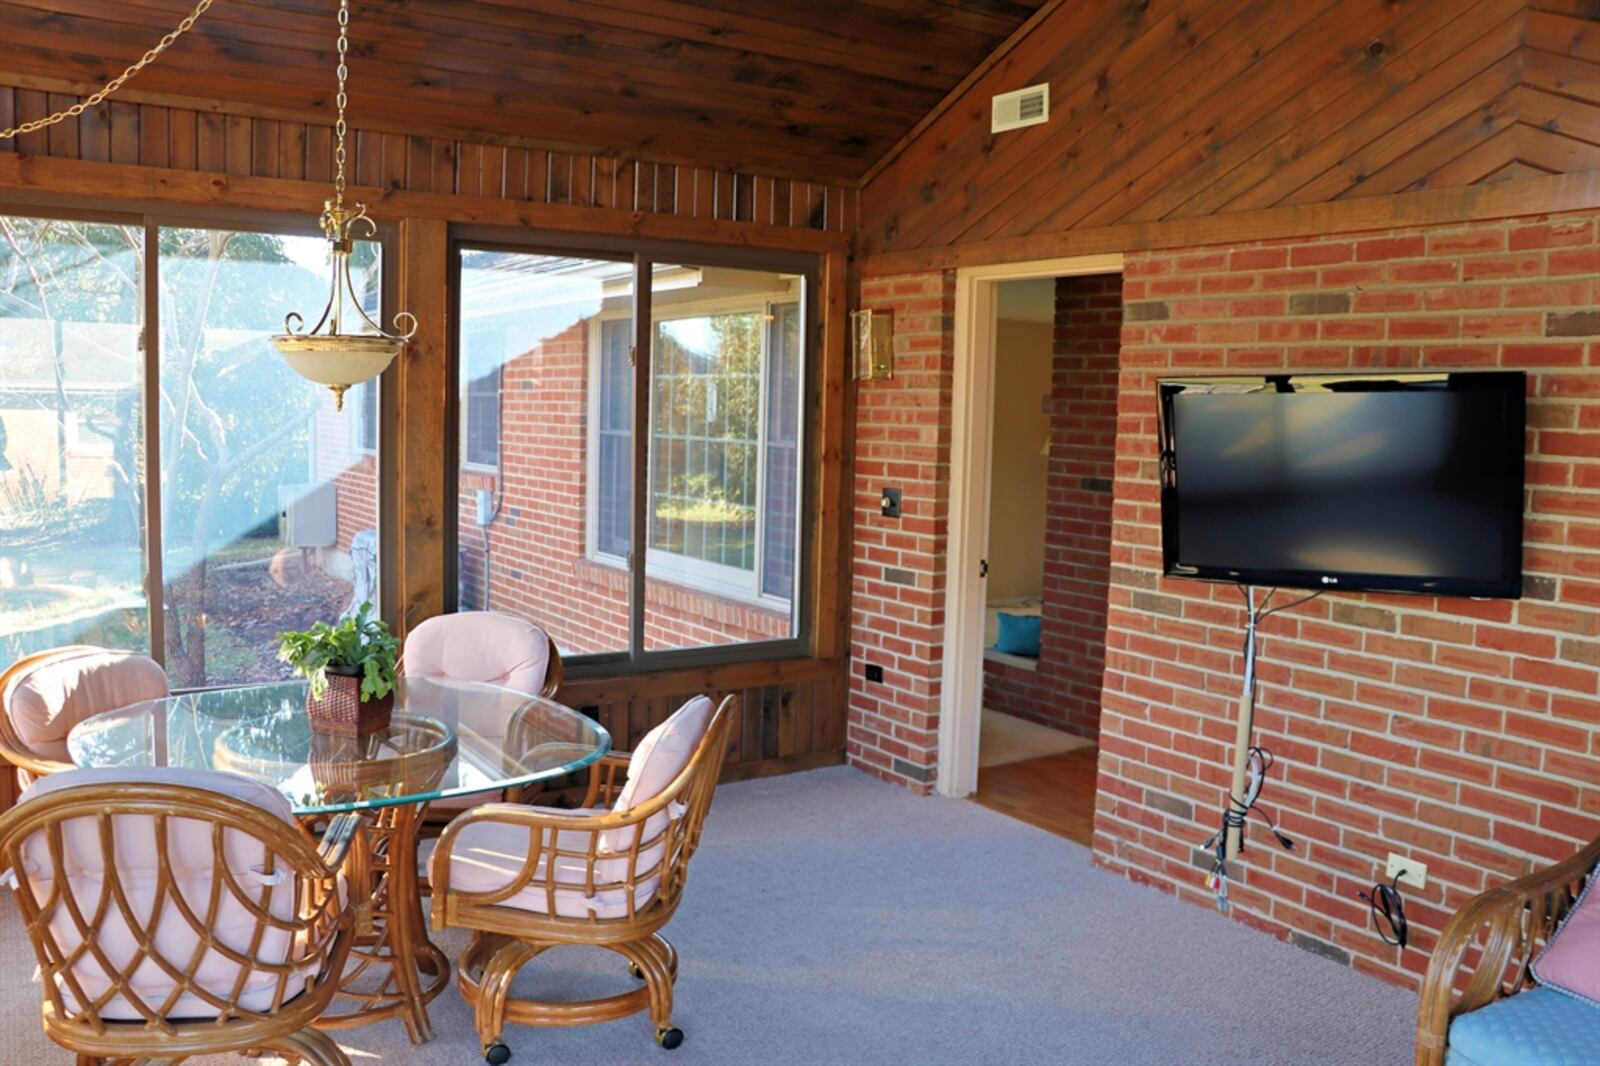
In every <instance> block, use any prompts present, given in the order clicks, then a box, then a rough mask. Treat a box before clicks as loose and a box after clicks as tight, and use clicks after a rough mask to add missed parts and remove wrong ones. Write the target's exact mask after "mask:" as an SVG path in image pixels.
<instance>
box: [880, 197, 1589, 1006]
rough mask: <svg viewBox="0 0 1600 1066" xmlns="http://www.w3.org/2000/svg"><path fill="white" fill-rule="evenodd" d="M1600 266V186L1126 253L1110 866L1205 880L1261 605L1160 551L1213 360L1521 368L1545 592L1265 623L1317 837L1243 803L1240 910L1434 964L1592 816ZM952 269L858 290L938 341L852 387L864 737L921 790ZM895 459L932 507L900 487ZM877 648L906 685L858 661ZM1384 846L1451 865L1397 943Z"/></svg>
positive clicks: (1297, 793)
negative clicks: (1469, 219)
mask: <svg viewBox="0 0 1600 1066" xmlns="http://www.w3.org/2000/svg"><path fill="white" fill-rule="evenodd" d="M1597 278H1600V220H1597V218H1596V217H1595V216H1594V215H1592V214H1586V215H1580V216H1565V217H1559V218H1553V219H1552V218H1530V219H1519V220H1507V221H1502V222H1488V223H1476V224H1472V225H1464V226H1448V227H1436V228H1428V229H1413V230H1397V231H1392V232H1382V233H1370V234H1364V235H1357V236H1343V237H1337V238H1325V239H1323V238H1307V239H1305V240H1300V241H1283V242H1274V243H1267V244H1251V245H1239V246H1226V247H1206V248H1195V249H1184V250H1167V251H1157V252H1142V253H1138V254H1133V255H1130V256H1129V257H1128V258H1127V261H1126V269H1125V274H1124V283H1123V297H1124V324H1123V327H1122V344H1121V359H1120V366H1121V371H1120V379H1119V388H1118V414H1117V435H1116V450H1115V484H1114V502H1113V525H1112V544H1111V557H1110V587H1109V591H1108V595H1107V600H1108V614H1107V631H1106V644H1107V652H1106V666H1105V673H1104V694H1103V697H1102V711H1101V729H1100V750H1101V755H1100V778H1099V798H1098V808H1099V809H1098V811H1097V816H1096V824H1095V839H1094V850H1095V861H1096V862H1097V863H1099V864H1100V865H1102V866H1104V867H1106V868H1108V869H1111V870H1114V871H1118V872H1121V873H1123V874H1125V875H1126V876H1128V877H1130V878H1132V879H1134V880H1137V881H1140V882H1143V883H1147V884H1151V885H1155V886H1157V887H1159V888H1161V889H1162V890H1163V891H1167V892H1170V893H1173V894H1175V895H1177V896H1178V897H1180V898H1182V899H1184V900H1187V901H1190V902H1193V903H1196V904H1199V905H1201V906H1204V907H1206V908H1208V909H1210V908H1211V907H1212V906H1213V900H1212V897H1211V895H1210V893H1209V892H1207V890H1206V889H1205V887H1204V884H1203V882H1204V879H1205V877H1206V873H1207V872H1208V869H1209V859H1208V857H1206V856H1204V855H1202V854H1200V853H1199V845H1200V843H1201V842H1202V841H1204V839H1205V838H1206V837H1207V836H1209V835H1210V833H1211V832H1212V831H1213V829H1214V828H1215V823H1216V820H1217V818H1218V816H1219V815H1220V810H1221V801H1222V797H1223V795H1224V794H1225V791H1226V788H1227V783H1228V776H1229V766H1228V758H1229V748H1230V745H1231V741H1232V737H1233V729H1234V725H1233V722H1234V713H1235V702H1236V698H1237V688H1238V684H1239V677H1240V674H1241V672H1242V667H1243V658H1242V654H1241V648H1240V640H1241V631H1240V626H1241V624H1242V611H1241V609H1240V601H1239V595H1238V592H1237V591H1236V590H1235V589H1232V588H1229V587H1227V586H1222V585H1210V584H1206V583H1201V582H1195V581H1184V580H1168V579H1166V578H1164V577H1162V576H1161V573H1160V570H1161V552H1160V525H1159V493H1158V483H1157V478H1156V469H1155V456H1156V437H1155V428H1156V403H1155V397H1156V392H1155V381H1156V379H1157V378H1159V377H1161V376H1165V375H1172V374H1196V373H1204V372H1210V371H1216V372H1224V371H1227V372H1235V373H1257V372H1261V371H1264V370H1279V369H1290V370H1302V371H1314V370H1340V369H1351V370H1360V369H1367V368H1381V367H1396V368H1401V367H1415V368H1421V369H1427V368H1433V367H1439V368H1444V367H1448V368H1472V367H1484V368H1491V367H1505V368H1515V369H1525V370H1527V371H1528V372H1529V376H1530V377H1529V381H1530V387H1529V408H1528V418H1529V433H1528V462H1527V480H1528V492H1527V511H1526V517H1525V535H1526V541H1527V547H1526V552H1525V556H1524V571H1525V574H1526V581H1525V592H1524V598H1523V599H1522V600H1520V601H1516V602H1512V601H1505V600H1495V601H1482V602H1475V601H1471V600H1460V599H1448V598H1438V597H1426V596H1399V595H1361V594H1351V593H1338V594H1334V595H1329V596H1325V597H1323V598H1322V599H1320V600H1317V601H1315V602H1313V603H1310V604H1307V605H1305V606H1304V607H1303V608H1300V609H1297V610H1295V611H1293V612H1290V613H1286V614H1281V615H1277V616H1274V617H1273V618H1272V619H1270V620H1269V621H1268V622H1267V624H1266V626H1265V629H1264V633H1263V638H1262V643H1261V655H1262V660H1261V664H1260V669H1259V674H1260V678H1259V680H1260V687H1259V690H1258V694H1257V711H1256V723H1257V728H1258V733H1257V740H1258V742H1260V743H1263V744H1265V745H1266V746H1267V747H1268V748H1270V749H1272V750H1273V751H1274V752H1275V754H1276V755H1277V757H1278V763H1277V765H1276V767H1275V768H1274V770H1273V774H1272V778H1271V780H1270V782H1269V784H1268V786H1267V789H1266V792H1265V794H1264V796H1263V800H1262V803H1263V805H1264V806H1265V807H1267V808H1269V809H1270V810H1271V811H1272V812H1273V813H1274V815H1276V816H1278V817H1279V818H1280V822H1281V824H1282V825H1283V827H1284V828H1285V829H1286V831H1287V832H1288V833H1290V834H1291V835H1292V836H1293V837H1294V838H1295V839H1296V840H1297V842H1298V843H1297V846H1296V848H1295V850H1294V851H1292V852H1285V851H1283V850H1282V849H1280V848H1278V847H1277V846H1276V844H1274V843H1273V842H1272V840H1271V838H1270V837H1267V836H1265V835H1264V834H1262V833H1260V832H1259V831H1258V830H1255V829H1253V830H1252V833H1251V838H1250V839H1251V844H1250V847H1249V850H1248V851H1247V852H1246V853H1245V855H1244V857H1243V859H1242V861H1241V862H1239V863H1237V864H1235V866H1234V868H1233V871H1232V872H1233V873H1234V874H1235V875H1236V877H1235V882H1234V885H1233V889H1232V900H1233V907H1232V908H1231V910H1230V912H1229V913H1230V914H1231V916H1232V917H1234V918H1235V919H1236V920H1239V921H1243V922H1246V923H1247V924H1250V925H1252V926H1254V927H1256V928H1259V929H1262V930H1265V931H1267V932H1269V933H1271V934H1273V935H1275V936H1278V937H1281V938H1284V939H1287V940H1290V941H1292V942H1294V943H1297V944H1299V945H1300V946H1302V947H1307V948H1309V949H1311V950H1315V951H1318V952H1320V953H1322V954H1324V955H1327V956H1329V957H1331V958H1334V959H1337V960H1339V961H1341V962H1344V963H1347V964H1349V965H1352V966H1354V967H1356V968H1358V969H1361V970H1363V971H1365V972H1368V973H1372V974H1375V975H1377V976H1379V977H1381V978H1384V979H1386V980H1390V981H1393V982H1396V983H1399V984H1406V985H1414V984H1415V983H1416V982H1417V980H1418V979H1419V975H1420V973H1421V971H1422V970H1423V968H1424V967H1425V965H1426V960H1427V958H1428V954H1429V952H1430V951H1431V949H1432V947H1433V945H1434V943H1435V940H1436V937H1437V935H1438V931H1439V930H1440V929H1441V928H1442V926H1443V924H1444V922H1445V921H1446V920H1447V919H1448V917H1449V915H1450V914H1451V913H1453V911H1454V910H1455V909H1456V908H1457V907H1458V906H1460V904H1461V903H1462V902H1464V901H1465V900H1466V899H1467V898H1468V897H1469V896H1470V895H1472V894H1473V893H1476V892H1478V891H1480V890H1482V889H1484V888H1485V887H1487V886H1489V885H1491V884H1494V883H1496V882H1499V881H1503V880H1505V879H1508V878H1510V877H1514V876H1516V875H1518V874H1520V873H1522V872H1523V871H1525V870H1527V869H1529V868H1530V867H1531V866H1533V865H1536V864H1545V863H1549V862H1551V861H1554V860H1557V859H1561V858H1565V857H1566V856H1568V855H1571V854H1572V853H1573V852H1574V851H1575V850H1576V849H1577V848H1578V847H1579V846H1580V844H1581V843H1582V842H1585V841H1587V840H1589V839H1591V838H1592V837H1594V836H1595V835H1596V834H1600V314H1597V313H1596V311H1595V310H1594V308H1595V307H1596V306H1597V305H1600V281H1597ZM951 284H952V279H950V278H949V277H947V276H946V277H941V276H940V275H937V274H932V275H923V276H916V277H897V278H879V279H872V280H868V281H864V282H863V304H864V305H865V306H869V307H892V308H893V309H894V310H895V311H896V330H897V336H898V340H897V343H898V344H900V345H901V350H900V352H899V358H901V359H906V358H907V357H908V356H910V355H911V353H912V352H913V351H915V352H918V353H927V354H926V356H924V357H923V358H920V359H918V360H917V361H916V362H915V363H913V364H912V365H909V366H907V373H906V377H905V378H901V377H897V378H896V379H895V380H894V381H892V382H884V383H869V384H863V385H862V386H861V394H860V396H861V404H860V408H859V428H858V432H859V437H858V453H859V458H858V468H857V504H856V549H855V551H856V556H855V566H856V570H855V602H854V610H855V640H854V654H855V659H856V661H855V662H854V663H853V664H852V699H851V717H850V739H849V744H850V751H851V758H852V760H853V761H854V762H856V763H857V764H858V765H862V766H863V767H865V768H867V769H870V770H872V771H874V772H875V773H878V774H879V775H880V776H884V777H886V778H889V779H891V780H898V781H899V782H901V783H903V784H906V785H908V786H909V787H912V788H915V789H917V790H919V791H926V790H928V788H929V787H930V784H931V781H932V779H933V767H934V766H935V765H936V734H937V725H938V721H937V716H938V677H939V670H940V663H939V661H938V648H939V645H940V642H941V641H942V638H943V633H942V622H943V618H942V613H941V608H942V604H943V590H944V532H945V520H946V519H947V517H948V516H947V511H946V506H947V502H946V501H947V498H948V492H947V488H946V483H947V478H948V441H947V437H948V418H947V412H948V405H949V364H950V343H951V329H950V327H951V322H950V305H951V303H952V297H951ZM902 365H905V364H902ZM891 472H892V476H891ZM896 483H902V484H904V485H905V486H906V488H907V506H908V510H907V514H908V516H915V521H916V525H915V527H912V528H906V529H904V530H901V529H899V528H897V527H896V526H895V524H893V523H892V522H890V521H889V520H885V519H882V518H880V517H878V515H877V502H876V501H877V496H876V493H877V490H878V489H879V488H880V487H881V486H882V485H883V484H896ZM913 489H914V491H913ZM896 534H900V535H899V536H896ZM890 537H895V539H893V540H889V539H888V538H890ZM889 567H900V568H902V569H904V570H907V571H909V572H910V574H911V575H912V576H913V578H914V583H913V584H912V585H909V586H908V585H894V584H889V583H887V582H886V581H885V580H884V574H885V572H886V568H889ZM906 593H912V594H913V595H912V597H911V598H910V599H903V598H902V597H903V596H904V595H905V594H906ZM863 659H864V660H865V661H866V662H879V663H883V664H885V665H886V672H885V677H886V681H888V682H889V683H888V684H886V685H884V686H873V685H867V684H865V683H864V682H863V680H862V677H861V665H862V661H863ZM1390 851H1395V852H1401V853H1404V854H1407V855H1411V856H1415V857H1416V858H1418V859H1421V860H1422V861H1423V862H1426V863H1427V864H1428V868H1429V869H1428V878H1429V880H1428V887H1427V888H1426V889H1425V890H1422V891H1417V890H1414V889H1411V890H1407V892H1406V898H1407V915H1408V917H1409V918H1410V919H1411V925H1412V940H1411V947H1410V948H1409V949H1407V950H1406V951H1405V952H1403V953H1401V952H1399V951H1398V950H1397V949H1395V948H1392V947H1388V946H1386V945H1384V944H1383V943H1382V942H1381V941H1380V940H1379V939H1378V937H1377V935H1376V934H1375V933H1374V932H1373V931H1372V929H1371V926H1370V923H1369V920H1368V915H1367V911H1366V908H1365V906H1364V905H1363V904H1362V903H1361V902H1360V901H1359V900H1358V899H1357V898H1356V895H1355V894H1356V892H1357V891H1358V890H1359V889H1363V888H1367V887H1369V886H1370V885H1371V883H1372V882H1373V881H1374V880H1375V879H1376V878H1377V877H1378V875H1379V874H1381V872H1382V870H1383V866H1384V862H1385V859H1386V856H1387V853H1388V852H1390Z"/></svg>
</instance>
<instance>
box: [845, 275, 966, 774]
mask: <svg viewBox="0 0 1600 1066" xmlns="http://www.w3.org/2000/svg"><path fill="white" fill-rule="evenodd" d="M861 301H862V306H864V307H871V308H875V309H881V310H887V311H890V312H892V313H893V315H894V347H895V354H894V357H895V367H894V377H893V378H892V379H889V380H886V381H864V382H861V383H860V384H859V386H858V391H857V393H856V411H857V418H856V456H855V507H854V511H855V537H854V549H853V552H854V555H853V559H852V567H853V569H852V578H851V582H852V583H851V594H852V599H851V640H850V645H851V647H850V655H851V663H850V720H849V728H848V740H847V744H846V748H847V754H848V758H849V760H850V762H851V763H852V764H853V765H856V766H859V767H861V768H862V769H864V770H867V771H869V772H871V773H874V774H877V775H878V776H880V777H883V778H885V779H886V780H891V781H895V782H897V783H900V784H906V785H909V786H910V787H912V788H914V789H916V790H917V791H919V792H927V791H929V790H930V789H931V787H932V783H933V779H934V774H935V770H936V767H937V763H938V743H939V737H938V708H939V671H940V669H941V656H940V655H939V651H938V649H939V644H940V642H941V641H942V639H943V630H944V568H945V550H946V542H947V538H948V528H947V522H948V516H949V506H950V386H951V381H952V374H953V371H954V359H953V334H952V331H951V320H952V316H953V315H954V313H955V275H954V274H952V273H940V272H934V273H928V274H916V275H906V276H900V277H889V278H878V279H873V280H866V281H863V282H862V285H861ZM885 488H899V489H901V490H902V492H903V497H902V500H901V517H900V518H885V517H883V515H882V514H881V513H880V507H879V502H878V501H879V499H880V498H881V492H882V490H883V489H885ZM869 665H870V666H876V667H881V668H882V669H883V680H882V681H881V682H871V681H867V680H866V677H865V668H866V667H867V666H869Z"/></svg>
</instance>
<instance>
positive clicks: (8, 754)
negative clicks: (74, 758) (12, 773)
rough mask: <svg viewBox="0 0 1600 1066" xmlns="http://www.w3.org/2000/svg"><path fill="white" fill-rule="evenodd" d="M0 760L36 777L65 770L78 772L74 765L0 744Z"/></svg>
mask: <svg viewBox="0 0 1600 1066" xmlns="http://www.w3.org/2000/svg"><path fill="white" fill-rule="evenodd" d="M0 759H4V760H5V761H6V762H8V763H10V764H11V765H12V766H15V767H16V768H17V769H19V770H26V771H28V773H30V774H32V775H33V776H34V777H47V776H49V775H50V774H59V773H60V772H61V771H63V770H76V769H77V768H78V767H77V766H76V765H75V764H74V763H70V762H61V761H60V760H58V759H46V758H43V757H42V756H38V755H33V754H30V753H26V752H20V751H17V750H16V749H15V748H12V747H11V746H10V745H8V744H4V743H0Z"/></svg>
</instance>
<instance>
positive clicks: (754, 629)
mask: <svg viewBox="0 0 1600 1066" xmlns="http://www.w3.org/2000/svg"><path fill="white" fill-rule="evenodd" d="M459 255H460V257H461V258H460V270H461V276H460V286H459V299H460V304H461V313H460V315H459V317H458V322H459V336H458V349H459V350H458V358H457V363H458V368H459V376H460V408H459V409H460V421H461V434H460V454H461V462H460V464H459V483H460V488H461V501H460V505H461V509H460V520H459V542H460V570H459V573H460V588H459V601H460V607H461V608H462V609H463V610H466V609H482V608H485V607H487V608H489V609H493V610H502V611H509V612H512V613H516V614H519V615H522V616H524V617H527V618H529V619H531V620H533V621H534V622H536V623H537V624H539V625H540V626H542V627H544V628H545V629H546V630H548V631H549V632H550V633H551V635H552V636H553V637H554V638H555V640H556V643H557V645H558V646H559V647H560V649H561V651H562V653H563V654H564V655H567V656H574V655H604V656H608V657H622V656H624V655H626V656H630V657H633V658H638V657H640V656H643V655H647V654H651V653H659V652H668V651H688V650H690V649H704V648H712V647H725V646H731V645H747V644H756V643H760V644H770V643H771V642H774V641H793V640H795V639H796V638H798V637H800V636H802V635H803V633H802V627H801V623H800V619H801V610H800V608H801V585H800V580H801V570H802V568H801V566H800V565H799V562H800V559H799V555H800V544H801V539H802V538H801V524H800V523H801V516H802V514H803V507H802V502H803V499H804V492H805V484H804V481H805V479H804V476H803V474H804V471H803V465H804V464H803V463H802V461H801V456H802V455H803V454H804V446H805V441H804V429H805V426H806V420H805V417H804V414H805V403H804V397H805V383H806V381H807V360H806V349H807V344H806V338H807V336H808V329H807V326H806V322H807V314H806V277H805V275H804V274H803V273H798V272H787V271H783V270H759V269H747V268H744V267H742V266H741V267H730V266H719V265H696V264H691V263H682V262H664V261H663V262H649V261H645V260H638V261H610V260H605V259H600V258H576V257H571V256H558V255H538V254H532V253H522V252H514V251H504V250H487V249H483V248H473V247H467V246H464V247H461V248H460V249H459ZM640 277H648V278H649V286H648V292H647V293H646V296H647V299H646V300H644V301H638V300H635V279H636V278H640ZM645 303H648V305H649V307H650V308H651V312H650V325H649V328H648V329H647V330H640V328H639V326H638V318H637V315H638V314H639V308H640V306H642V305H643V304H645ZM557 308H559V310H556V309H557ZM641 345H642V347H643V349H644V351H643V355H642V356H641V354H640V351H641ZM641 387H642V388H645V389H646V390H647V396H646V397H645V402H644V403H642V404H641V403H640V402H639V397H638V396H637V390H638V389H640V388H641ZM490 437H492V438H493V441H494V445H493V448H492V450H491V448H490V447H489V445H488V444H487V443H486V441H487V440H488V439H489V438H490ZM641 458H642V459H643V460H644V462H643V463H642V464H641V466H640V467H638V468H636V461H637V460H639V459H641ZM640 538H642V547H643V550H642V551H641V550H636V544H637V543H639V542H640Z"/></svg>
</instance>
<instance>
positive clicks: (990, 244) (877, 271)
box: [861, 170, 1600, 277]
mask: <svg viewBox="0 0 1600 1066" xmlns="http://www.w3.org/2000/svg"><path fill="white" fill-rule="evenodd" d="M1591 209H1600V170H1584V171H1578V172H1575V173H1572V174H1557V175H1553V176H1551V177H1548V178H1527V179H1519V180H1516V181H1503V182H1495V183H1493V184H1489V185H1469V186H1467V187H1465V188H1460V189H1425V190H1422V191H1420V192H1411V193H1400V194H1397V195H1395V196H1372V197H1364V198H1359V199H1353V200H1333V201H1329V202H1327V203H1320V204H1294V205H1292V206H1287V207H1269V208H1263V209H1261V210H1259V211H1238V212H1234V213H1232V214H1225V215H1210V216H1206V217H1202V218H1174V219H1162V220H1159V221H1153V222H1136V223H1128V224H1124V225H1116V226H1096V227H1092V228H1088V229H1078V230H1062V231H1057V232H1051V233H1030V234H1027V235H1024V236H1020V237H1004V238H999V239H996V240H987V241H974V242H971V243H969V244H957V245H948V246H941V247H930V248H909V249H903V250H891V251H879V252H868V253H867V254H865V255H864V256H863V257H862V260H861V262H862V273H863V274H864V275H865V276H868V277H885V276H889V275H894V274H914V273H920V272H923V271H928V270H951V269H956V268H960V267H972V266H988V265H991V264H996V263H1015V262H1025V261H1027V260H1033V259H1055V258H1061V257H1065V256H1081V255H1093V254H1096V253H1100V252H1137V251H1149V250H1152V249H1157V248H1199V247H1202V246H1205V245H1209V244H1234V243H1240V242H1244V241H1263V240H1278V239H1282V238H1290V237H1309V236H1331V235H1333V234H1338V233H1359V232H1362V231H1365V230H1387V229H1401V228H1407V227H1412V226H1436V225H1448V224H1450V223H1457V222H1481V221H1486V220H1489V219H1497V218H1514V217H1517V216H1520V215H1545V214H1555V213H1558V212H1563V211H1585V210H1591Z"/></svg>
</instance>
